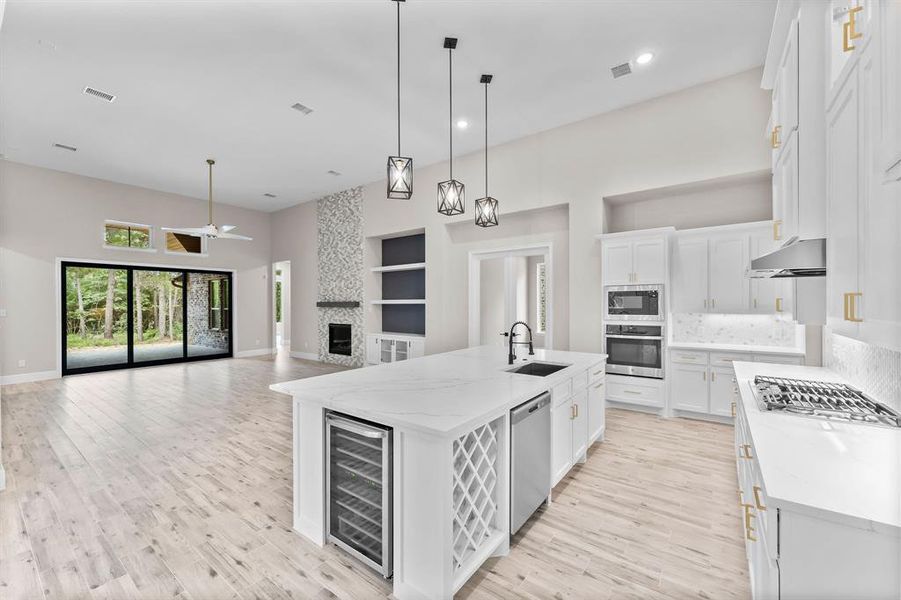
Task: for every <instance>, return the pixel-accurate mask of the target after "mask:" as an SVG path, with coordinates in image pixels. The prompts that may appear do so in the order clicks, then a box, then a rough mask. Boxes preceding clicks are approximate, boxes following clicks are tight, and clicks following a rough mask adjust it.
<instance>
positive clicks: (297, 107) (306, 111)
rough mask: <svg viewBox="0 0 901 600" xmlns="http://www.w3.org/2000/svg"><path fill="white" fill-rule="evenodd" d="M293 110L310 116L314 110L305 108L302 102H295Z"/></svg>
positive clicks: (292, 106)
mask: <svg viewBox="0 0 901 600" xmlns="http://www.w3.org/2000/svg"><path fill="white" fill-rule="evenodd" d="M291 108H293V109H294V110H296V111H300V112H302V113H303V114H305V115H308V114H310V113H311V112H313V109H312V108H310V107H309V106H304V105H303V104H301V103H300V102H295V103H294V104H292V105H291Z"/></svg>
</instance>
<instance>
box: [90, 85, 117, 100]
mask: <svg viewBox="0 0 901 600" xmlns="http://www.w3.org/2000/svg"><path fill="white" fill-rule="evenodd" d="M83 93H84V94H87V95H88V96H94V97H95V98H100V99H101V100H106V101H107V102H112V101H113V100H115V99H116V97H115V96H114V95H112V94H108V93H106V92H101V91H100V90H95V89H94V88H92V87H86V88H85V89H84V92H83Z"/></svg>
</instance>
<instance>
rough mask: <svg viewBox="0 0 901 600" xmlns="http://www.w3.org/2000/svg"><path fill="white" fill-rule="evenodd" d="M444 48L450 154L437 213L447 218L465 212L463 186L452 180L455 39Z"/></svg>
mask: <svg viewBox="0 0 901 600" xmlns="http://www.w3.org/2000/svg"><path fill="white" fill-rule="evenodd" d="M444 47H445V48H447V72H448V83H449V85H448V90H449V91H448V99H449V101H448V106H449V114H448V131H449V134H448V137H449V139H450V152H449V157H448V158H449V160H448V164H449V165H450V179H448V180H447V181H442V182H441V183H439V184H438V212H439V213H441V214H442V215H447V216H448V217H453V216H454V215H462V214H463V213H464V212H466V206H465V205H464V203H463V194H464V192H465V186H464V185H463V183H462V182H460V181H457V180H456V179H454V63H453V52H454V49H455V48H456V47H457V38H444Z"/></svg>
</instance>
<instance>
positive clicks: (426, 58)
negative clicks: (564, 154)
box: [0, 0, 775, 211]
mask: <svg viewBox="0 0 901 600" xmlns="http://www.w3.org/2000/svg"><path fill="white" fill-rule="evenodd" d="M401 10H402V23H403V51H404V54H403V66H402V70H403V91H402V94H403V111H404V112H403V153H404V154H405V155H408V156H410V155H412V156H413V157H414V162H415V164H416V165H417V166H423V165H426V164H431V163H435V162H438V161H441V160H445V159H446V157H447V151H448V150H447V127H448V125H447V119H448V113H447V110H448V108H447V51H446V50H444V49H443V48H442V43H443V39H444V37H445V36H456V37H458V38H459V39H460V42H459V46H458V49H457V50H456V51H455V53H454V71H455V86H454V87H455V113H456V114H455V118H465V119H468V120H469V121H470V124H471V125H470V127H469V128H468V129H467V130H465V131H460V130H457V129H456V128H455V154H457V155H461V154H466V153H469V152H472V151H475V150H478V149H479V148H480V147H481V145H482V136H483V129H482V127H483V125H482V123H483V118H482V116H481V115H482V111H483V108H482V98H483V96H482V94H483V92H482V88H481V86H480V85H479V84H478V79H479V75H480V74H481V73H492V74H494V76H495V78H494V82H493V83H492V84H491V87H490V106H491V118H490V124H491V129H490V137H491V143H492V144H495V143H500V142H504V141H508V140H511V139H515V138H519V137H522V136H525V135H528V134H530V133H534V132H537V131H541V130H545V129H549V128H552V127H556V126H559V125H562V124H564V123H569V122H573V121H577V120H579V119H583V118H586V117H589V116H592V115H595V114H598V113H602V112H606V111H609V110H612V109H615V108H618V107H622V106H626V105H629V104H633V103H636V102H639V101H641V100H644V99H647V98H652V97H654V96H659V95H662V94H665V93H668V92H671V91H675V90H678V89H682V88H685V87H688V86H691V85H694V84H698V83H701V82H704V81H709V80H713V79H717V78H719V77H723V76H726V75H730V74H733V73H737V72H740V71H743V70H746V69H749V68H752V67H755V66H757V65H760V64H762V62H763V59H764V55H765V52H766V46H767V41H768V38H769V31H770V27H771V23H772V18H773V13H774V10H775V1H774V0H728V1H726V0H604V1H584V0H583V1H575V0H553V1H535V0H533V1H518V2H516V1H513V0H409V1H407V2H406V3H404V5H402V7H401ZM395 18H396V13H395V5H394V3H392V2H389V1H388V0H357V1H350V0H329V1H317V2H312V1H307V2H276V1H271V2H225V1H219V2H214V1H209V2H200V1H181V2H176V1H159V0H157V1H139V0H111V1H103V2H94V1H88V0H81V1H78V2H73V1H71V0H67V1H41V2H34V1H23V0H9V2H8V4H7V8H6V14H5V18H4V21H3V29H2V34H0V35H2V39H0V127H2V129H0V153H2V154H5V155H6V157H7V158H8V159H10V160H13V161H17V162H23V163H27V164H33V165H39V166H42V167H48V168H51V169H58V170H61V171H69V172H73V173H79V174H82V175H88V176H91V177H99V178H102V179H108V180H112V181H118V182H123V183H129V184H133V185H138V186H142V187H147V188H151V189H157V190H163V191H167V192H174V193H179V194H184V195H187V196H194V197H199V198H204V197H205V196H206V164H205V162H204V161H205V159H206V158H207V157H213V158H215V159H216V160H217V170H216V175H215V177H216V179H215V182H216V199H217V201H219V202H225V203H228V204H234V205H238V206H244V207H248V208H254V209H258V210H265V211H271V210H277V209H279V208H283V207H285V206H290V205H292V204H296V203H298V202H302V201H307V200H312V199H314V198H317V197H319V196H322V195H324V194H327V193H331V192H334V191H338V190H341V189H345V188H348V187H351V186H353V185H358V184H363V183H369V182H372V181H376V180H378V179H381V178H383V177H384V173H385V162H386V159H387V156H388V155H389V154H392V153H394V152H395V151H396V120H395V111H396V106H395V85H396V84H395V79H394V78H395V67H394V61H395V45H394V44H395V40H394V31H395ZM643 51H652V52H654V53H655V55H656V58H655V60H654V61H653V62H652V63H651V64H650V65H647V66H644V67H640V66H636V68H635V70H636V72H635V73H633V74H632V75H630V76H628V77H625V78H622V79H618V80H613V79H612V77H611V75H610V70H609V69H610V67H612V66H614V65H616V64H619V63H621V62H625V61H626V60H629V59H633V58H634V57H635V56H636V55H637V54H639V53H640V52H643ZM85 86H92V87H94V88H97V89H100V90H104V91H107V92H110V93H113V94H116V95H117V98H116V101H115V102H113V103H112V104H108V103H106V102H104V101H102V100H99V99H97V98H93V97H89V96H86V95H84V94H82V90H83V89H84V87H85ZM295 102H301V103H303V104H305V105H307V106H309V107H311V108H313V109H314V112H313V113H312V114H311V115H309V116H304V115H302V114H301V113H299V112H297V111H295V110H292V109H291V108H290V107H291V105H292V104H294V103H295ZM57 142H58V143H62V144H67V145H72V146H77V147H78V151H77V152H74V153H73V152H68V151H65V150H59V149H55V148H53V147H52V145H53V144H54V143H57ZM330 169H334V170H336V171H339V172H340V173H341V175H340V176H333V175H329V174H328V173H327V171H328V170H330ZM265 192H270V193H274V194H277V196H278V197H277V198H275V199H271V198H266V197H264V196H263V193H265Z"/></svg>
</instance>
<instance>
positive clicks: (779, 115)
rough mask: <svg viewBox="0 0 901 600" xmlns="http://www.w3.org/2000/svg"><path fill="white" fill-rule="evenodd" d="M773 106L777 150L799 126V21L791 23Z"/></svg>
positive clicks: (774, 91) (777, 79) (780, 65)
mask: <svg viewBox="0 0 901 600" xmlns="http://www.w3.org/2000/svg"><path fill="white" fill-rule="evenodd" d="M773 107H774V114H775V121H774V123H773V127H774V130H775V135H774V136H773V142H774V144H773V145H774V146H777V148H776V150H777V152H778V151H780V150H781V149H782V148H784V147H785V143H786V142H787V141H788V140H789V139H791V136H792V132H794V131H795V130H796V129H797V128H798V22H797V20H796V21H794V22H793V23H792V25H791V30H790V31H789V34H788V38H787V39H786V41H785V48H784V49H783V51H782V60H780V61H779V74H778V75H777V76H776V87H775V88H773Z"/></svg>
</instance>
